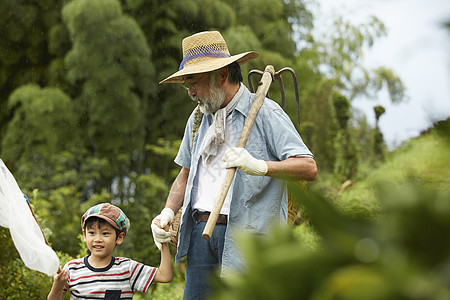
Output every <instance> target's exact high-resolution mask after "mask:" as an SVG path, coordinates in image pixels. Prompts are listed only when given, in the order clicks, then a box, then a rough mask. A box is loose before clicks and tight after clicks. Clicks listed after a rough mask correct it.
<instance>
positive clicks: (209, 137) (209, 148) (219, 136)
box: [200, 84, 244, 163]
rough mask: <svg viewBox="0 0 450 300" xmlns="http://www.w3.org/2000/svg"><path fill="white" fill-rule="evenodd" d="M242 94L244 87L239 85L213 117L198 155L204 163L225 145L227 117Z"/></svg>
mask: <svg viewBox="0 0 450 300" xmlns="http://www.w3.org/2000/svg"><path fill="white" fill-rule="evenodd" d="M243 93H244V86H243V85H242V84H241V85H240V87H239V90H238V91H237V93H236V94H235V95H234V97H233V99H231V101H230V103H228V104H227V106H225V107H224V108H221V109H219V110H218V111H217V112H216V113H215V114H214V115H213V122H212V124H211V126H209V128H208V130H207V131H206V135H205V138H204V139H203V143H202V146H201V147H200V155H201V156H202V158H203V160H204V161H205V163H208V162H209V161H210V160H211V158H213V157H215V156H216V155H217V154H218V152H219V149H220V147H222V146H223V144H224V143H225V124H226V119H227V117H228V116H229V115H230V114H231V113H232V112H233V110H234V109H235V108H236V106H237V104H238V102H239V99H240V98H241V96H242V94H243Z"/></svg>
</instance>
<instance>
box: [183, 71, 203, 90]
mask: <svg viewBox="0 0 450 300" xmlns="http://www.w3.org/2000/svg"><path fill="white" fill-rule="evenodd" d="M206 74H207V73H205V74H203V75H202V76H200V77H199V78H198V79H197V81H196V82H192V83H188V82H186V81H185V82H183V87H184V88H185V89H186V90H188V91H189V90H191V91H195V85H196V84H197V83H198V82H199V81H200V80H201V79H202V78H203V77H204V76H205V75H206Z"/></svg>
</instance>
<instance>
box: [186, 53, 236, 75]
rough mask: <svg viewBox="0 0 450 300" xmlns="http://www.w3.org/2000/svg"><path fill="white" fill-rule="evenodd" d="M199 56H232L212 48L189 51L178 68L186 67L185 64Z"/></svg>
mask: <svg viewBox="0 0 450 300" xmlns="http://www.w3.org/2000/svg"><path fill="white" fill-rule="evenodd" d="M198 57H217V58H224V57H231V55H230V54H228V53H225V52H223V51H220V50H215V49H210V50H203V51H201V52H197V53H188V54H186V56H185V57H183V60H182V61H181V63H180V67H179V68H178V71H181V70H182V69H183V67H184V64H185V63H186V62H187V61H189V60H191V59H194V58H198Z"/></svg>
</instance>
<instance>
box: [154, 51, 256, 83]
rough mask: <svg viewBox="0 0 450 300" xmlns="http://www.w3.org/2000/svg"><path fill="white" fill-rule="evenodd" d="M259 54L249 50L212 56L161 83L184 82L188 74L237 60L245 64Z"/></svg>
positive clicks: (215, 67) (210, 69)
mask: <svg viewBox="0 0 450 300" xmlns="http://www.w3.org/2000/svg"><path fill="white" fill-rule="evenodd" d="M258 56H259V53H258V52H255V51H249V52H245V53H241V54H236V55H233V56H230V57H223V58H222V57H221V58H216V57H215V58H211V59H208V60H204V61H201V62H197V63H195V64H192V65H187V66H185V67H184V68H183V69H181V70H180V71H178V72H176V73H174V74H172V75H170V76H169V77H167V78H166V79H164V80H162V81H161V82H160V83H183V82H184V79H183V77H184V76H186V75H193V74H199V73H206V72H211V71H214V70H218V69H220V68H223V67H225V66H228V65H229V64H231V63H232V62H235V61H237V62H238V63H239V65H243V64H245V63H247V62H249V61H251V60H252V59H255V58H257V57H258Z"/></svg>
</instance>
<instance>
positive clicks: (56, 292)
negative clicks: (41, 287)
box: [47, 266, 69, 300]
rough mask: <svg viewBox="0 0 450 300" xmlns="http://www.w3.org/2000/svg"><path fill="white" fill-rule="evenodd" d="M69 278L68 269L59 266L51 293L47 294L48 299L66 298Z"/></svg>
mask: <svg viewBox="0 0 450 300" xmlns="http://www.w3.org/2000/svg"><path fill="white" fill-rule="evenodd" d="M67 279H69V275H68V274H67V271H66V270H62V269H61V266H59V270H58V273H57V274H55V275H54V276H53V285H52V289H51V291H50V293H49V294H48V296H47V300H62V299H64V295H65V293H66V291H65V290H64V287H65V285H66V284H67Z"/></svg>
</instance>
